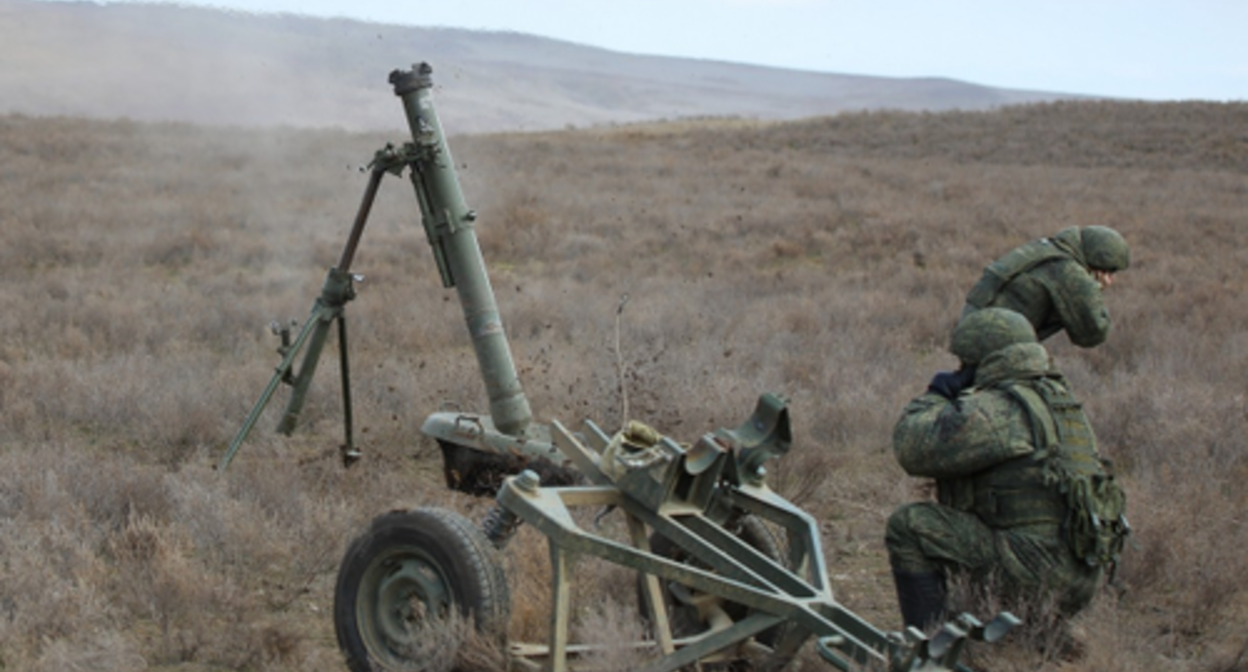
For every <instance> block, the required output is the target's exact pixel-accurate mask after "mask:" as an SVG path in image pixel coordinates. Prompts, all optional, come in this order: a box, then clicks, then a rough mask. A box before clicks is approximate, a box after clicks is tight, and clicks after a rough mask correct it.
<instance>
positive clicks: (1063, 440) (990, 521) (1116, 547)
mask: <svg viewBox="0 0 1248 672" xmlns="http://www.w3.org/2000/svg"><path fill="white" fill-rule="evenodd" d="M995 388H996V389H999V390H1001V391H1002V392H1004V393H1005V394H1007V395H1009V396H1010V398H1011V399H1013V400H1015V401H1016V402H1018V404H1019V405H1020V406H1021V407H1022V408H1023V409H1024V410H1025V411H1026V413H1027V416H1028V417H1029V419H1030V420H1031V423H1030V424H1031V429H1032V439H1033V441H1032V443H1033V445H1034V446H1036V450H1035V451H1034V452H1033V453H1031V454H1029V455H1025V456H1023V457H1019V458H1016V459H1013V460H1010V461H1007V462H1004V463H1002V464H1000V465H998V466H996V467H993V468H991V469H987V470H985V471H984V472H982V473H980V474H976V475H974V476H971V477H969V478H967V479H959V481H960V482H954V483H948V484H942V485H948V486H951V487H948V488H947V489H946V491H947V493H948V495H944V496H942V501H943V500H944V499H945V497H951V498H954V499H957V500H960V502H956V503H955V502H953V501H949V502H945V503H948V504H950V505H953V506H958V504H959V503H960V504H961V506H959V507H958V508H962V509H963V510H969V511H972V512H974V513H975V514H976V515H977V516H979V517H980V519H982V520H983V521H984V522H985V523H986V524H987V525H988V526H989V527H993V528H995V529H1010V528H1017V527H1023V526H1046V525H1052V526H1053V527H1054V528H1055V529H1057V530H1059V531H1060V533H1061V534H1062V536H1063V538H1064V539H1065V540H1066V542H1067V544H1068V546H1069V547H1070V550H1071V552H1072V553H1073V554H1074V556H1075V557H1076V558H1078V559H1079V560H1081V561H1083V562H1085V563H1087V564H1088V565H1089V566H1100V567H1105V568H1107V569H1110V570H1111V571H1112V569H1113V566H1114V564H1115V563H1116V562H1117V560H1118V556H1119V554H1120V553H1121V552H1122V546H1123V543H1124V541H1125V539H1126V536H1127V534H1128V533H1129V532H1130V527H1129V526H1128V525H1127V519H1126V516H1125V515H1124V514H1125V511H1126V494H1125V493H1124V492H1123V490H1122V488H1121V487H1120V486H1119V485H1118V483H1117V482H1115V481H1114V477H1113V476H1112V475H1111V474H1109V473H1108V471H1107V466H1108V465H1107V463H1106V462H1105V461H1103V460H1102V459H1101V458H1100V456H1099V455H1098V454H1097V452H1096V438H1095V436H1093V434H1092V429H1091V425H1090V424H1089V423H1088V420H1087V416H1085V415H1084V413H1083V408H1082V405H1081V404H1080V403H1079V402H1078V401H1076V400H1075V398H1074V396H1073V395H1072V394H1071V393H1070V391H1069V389H1068V388H1067V386H1066V385H1065V384H1064V382H1062V381H1061V379H1060V378H1058V377H1055V376H1045V377H1041V378H1036V379H1030V380H1022V381H1010V382H1006V383H1003V384H1001V385H998V386H995Z"/></svg>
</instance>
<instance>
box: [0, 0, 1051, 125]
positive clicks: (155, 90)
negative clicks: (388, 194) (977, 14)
mask: <svg viewBox="0 0 1248 672" xmlns="http://www.w3.org/2000/svg"><path fill="white" fill-rule="evenodd" d="M418 61H426V62H429V63H430V64H431V65H432V66H433V67H434V71H435V75H434V77H435V82H437V84H438V85H439V87H440V91H439V94H438V95H439V101H440V102H439V106H440V108H441V109H443V110H444V117H445V118H446V119H448V120H451V121H450V122H449V123H448V131H450V132H452V133H456V132H459V133H465V132H467V133H476V132H490V131H513V130H521V131H530V130H547V129H558V128H566V127H570V126H577V127H583V126H592V125H601V124H615V123H629V122H637V121H649V120H656V119H675V118H688V117H708V116H713V117H722V116H729V117H744V118H756V119H793V118H804V117H812V116H821V115H828V114H833V113H837V112H841V111H846V110H865V109H885V108H887V109H897V110H933V111H935V110H949V109H963V110H982V109H988V108H994V107H1000V106H1003V105H1008V104H1014V103H1026V102H1036V101H1050V100H1057V99H1063V98H1073V97H1075V96H1071V95H1065V94H1060V93H1047V92H1038V91H1019V90H1008V89H999V88H991V87H986V86H979V85H976V84H971V83H967V82H962V81H956V80H952V79H941V78H918V79H896V78H884V77H868V76H858V75H848V74H829V73H818V72H806V71H795V70H783V69H776V68H765V67H757V66H751V65H744V64H738V63H725V62H715V61H705V60H692V59H683V58H666V57H659V56H643V55H635V54H626V53H619V52H614V51H608V50H605V49H599V48H595V47H591V46H586V45H581V44H574V43H570V42H563V41H558V40H552V39H546V38H542V37H535V36H532V35H524V34H519V33H507V32H483V31H469V30H459V29H449V28H437V27H413V26H395V25H381V24H373V23H364V22H359V21H351V20H345V19H319V18H310V17H304V16H295V15H256V14H248V13H241V12H236V11H228V10H221V9H204V8H194V7H188V6H177V5H169V4H110V5H96V4H93V3H89V2H36V1H33V0H0V64H3V66H2V67H0V114H5V113H10V114H11V113H18V114H26V115H35V116H43V115H65V116H85V117H93V118H117V117H125V118H130V119H134V120H139V121H184V122H191V123H206V124H214V125H241V126H274V125H287V126H294V127H334V126H338V127H343V128H346V129H350V130H363V129H370V128H390V127H392V126H393V122H394V108H393V104H392V103H391V102H390V101H388V100H387V97H386V96H384V95H378V92H383V93H384V92H385V91H387V90H388V85H387V84H386V81H385V73H387V72H389V71H390V70H392V69H395V68H406V67H408V66H409V65H410V64H412V63H413V62H418Z"/></svg>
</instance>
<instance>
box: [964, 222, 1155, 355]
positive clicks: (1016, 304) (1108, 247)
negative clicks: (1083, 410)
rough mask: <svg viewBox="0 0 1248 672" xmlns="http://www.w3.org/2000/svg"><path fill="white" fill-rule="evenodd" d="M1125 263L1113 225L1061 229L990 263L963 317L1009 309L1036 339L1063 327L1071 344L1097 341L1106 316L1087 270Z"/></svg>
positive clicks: (1087, 345)
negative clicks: (983, 310) (1028, 324)
mask: <svg viewBox="0 0 1248 672" xmlns="http://www.w3.org/2000/svg"><path fill="white" fill-rule="evenodd" d="M1129 263H1130V255H1129V251H1128V249H1127V246H1126V241H1124V240H1123V239H1122V236H1120V235H1119V234H1118V233H1117V232H1116V231H1114V230H1113V229H1110V228H1108V227H1104V226H1090V227H1086V228H1079V227H1071V228H1068V229H1063V230H1062V231H1060V232H1058V234H1057V235H1056V236H1053V237H1052V238H1042V239H1040V240H1033V241H1031V242H1029V243H1025V244H1023V245H1021V246H1019V247H1017V248H1015V249H1014V250H1012V251H1011V252H1009V253H1008V254H1006V255H1004V256H1002V257H1001V258H1000V259H997V260H996V261H994V262H992V263H991V264H989V265H988V267H987V268H985V269H984V274H983V277H981V278H980V280H979V282H977V283H976V284H975V286H974V287H973V288H971V291H970V292H969V293H968V294H967V297H966V306H965V307H964V308H963V309H962V317H966V316H967V315H968V314H969V313H971V312H974V311H976V310H979V309H981V308H988V307H998V308H1009V309H1010V310H1014V311H1016V312H1019V313H1021V314H1022V315H1023V316H1025V317H1026V318H1027V319H1028V321H1030V322H1031V325H1032V326H1033V327H1034V328H1035V330H1036V334H1037V335H1038V336H1039V338H1040V340H1044V339H1046V338H1048V337H1049V336H1052V335H1053V334H1056V333H1057V332H1059V331H1061V330H1062V329H1065V330H1066V334H1067V336H1068V337H1069V338H1070V341H1071V342H1072V343H1074V344H1075V345H1078V346H1081V347H1085V348H1090V347H1093V346H1096V345H1100V344H1101V343H1104V342H1105V339H1106V338H1107V337H1108V336H1109V328H1110V319H1109V311H1108V310H1106V308H1105V302H1104V300H1103V299H1102V296H1101V286H1100V284H1099V283H1098V282H1097V281H1096V279H1095V278H1094V277H1093V276H1092V273H1091V271H1093V270H1104V271H1110V272H1116V271H1120V270H1123V269H1125V268H1126V267H1127V266H1128V265H1129Z"/></svg>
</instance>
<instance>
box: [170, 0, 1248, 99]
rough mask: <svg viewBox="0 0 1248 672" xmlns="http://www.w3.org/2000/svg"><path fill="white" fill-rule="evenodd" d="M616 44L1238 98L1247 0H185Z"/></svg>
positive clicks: (1067, 88)
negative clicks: (505, 31) (515, 32)
mask: <svg viewBox="0 0 1248 672" xmlns="http://www.w3.org/2000/svg"><path fill="white" fill-rule="evenodd" d="M182 4H192V5H207V6H216V7H230V8H236V9H242V10H246V11H254V12H265V13H271V12H285V13H292V14H305V15H312V16H323V17H346V18H354V19H360V20H365V21H377V22H382V23H395V24H403V25H413V26H448V27H457V28H471V29H487V30H509V31H517V32H523V33H531V34H534V35H540V36H543V37H553V38H558V39H563V40H569V41H572V42H579V43H582V44H588V45H593V46H598V47H605V48H608V49H613V50H617V51H625V52H632V53H642V54H654V55H662V56H685V57H692V58H702V59H712V60H723V61H733V62H738V63H751V64H758V65H772V66H779V67H785V68H798V69H803V70H815V71H820V72H835V73H843V74H858V75H877V76H886V77H929V76H931V77H951V78H954V79H960V80H965V81H970V82H974V83H977V84H986V85H991V86H998V87H1005V88H1017V89H1035V90H1043V91H1053V92H1061V93H1084V94H1093V95H1103V96H1115V97H1127V98H1142V99H1148V100H1181V99H1192V98H1200V99H1211V100H1245V99H1248V0H191V1H189V2H183V3H182Z"/></svg>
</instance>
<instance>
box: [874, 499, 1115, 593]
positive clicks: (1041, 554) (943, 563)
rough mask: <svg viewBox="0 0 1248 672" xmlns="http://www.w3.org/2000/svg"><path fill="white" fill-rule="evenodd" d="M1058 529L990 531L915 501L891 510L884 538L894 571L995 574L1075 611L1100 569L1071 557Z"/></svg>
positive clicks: (962, 515) (1011, 586) (964, 515)
mask: <svg viewBox="0 0 1248 672" xmlns="http://www.w3.org/2000/svg"><path fill="white" fill-rule="evenodd" d="M1058 528H1059V526H1058V525H1056V524H1054V525H1043V526H1032V527H1028V528H1014V529H1009V530H994V529H992V528H990V527H988V526H987V525H985V524H984V522H983V521H982V520H980V519H979V517H978V516H976V515H975V514H973V513H968V512H965V511H959V510H957V509H953V508H950V507H948V506H942V505H940V504H936V503H934V502H919V503H914V504H906V505H904V506H901V507H900V508H898V509H897V510H896V511H894V512H893V515H892V516H891V517H889V519H888V527H887V530H886V532H885V537H884V539H885V544H886V546H887V547H888V559H889V562H890V564H892V566H893V570H894V571H897V572H907V573H923V572H941V573H947V572H951V571H952V572H965V573H966V574H968V575H969V576H970V577H971V578H972V579H976V580H985V579H988V578H989V577H994V576H995V577H999V578H1000V579H1003V580H1004V582H1005V584H1006V585H1005V588H1006V589H1007V590H1010V591H1014V592H1015V593H1016V594H1018V595H1019V596H1020V597H1032V598H1036V597H1040V596H1043V595H1049V594H1053V595H1055V596H1056V597H1057V599H1058V605H1059V608H1061V609H1062V610H1063V611H1065V612H1067V613H1074V612H1076V611H1079V610H1080V609H1082V608H1083V607H1085V606H1087V604H1088V602H1090V601H1091V600H1092V597H1093V595H1095V593H1096V590H1097V587H1098V586H1099V584H1100V579H1101V571H1100V570H1099V569H1098V568H1096V567H1089V566H1087V565H1085V564H1083V563H1081V562H1079V561H1078V560H1076V559H1075V557H1074V555H1072V554H1071V552H1070V550H1069V548H1068V547H1067V545H1066V543H1065V542H1064V541H1063V540H1062V539H1061V537H1060V536H1059V529H1058Z"/></svg>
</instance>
